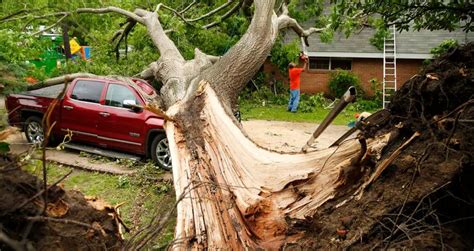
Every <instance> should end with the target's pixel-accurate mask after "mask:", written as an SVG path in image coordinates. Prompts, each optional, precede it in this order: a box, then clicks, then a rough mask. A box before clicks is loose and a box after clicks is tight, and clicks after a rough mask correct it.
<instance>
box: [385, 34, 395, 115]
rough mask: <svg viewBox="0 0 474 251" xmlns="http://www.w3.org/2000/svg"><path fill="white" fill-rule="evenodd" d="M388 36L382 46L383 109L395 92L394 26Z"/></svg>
mask: <svg viewBox="0 0 474 251" xmlns="http://www.w3.org/2000/svg"><path fill="white" fill-rule="evenodd" d="M389 31H390V34H389V35H388V36H387V37H385V38H384V46H383V87H382V88H383V91H382V100H383V108H384V109H385V108H387V105H388V104H389V103H390V97H391V96H392V95H393V93H395V91H396V90H397V43H396V41H397V40H396V36H395V34H396V28H395V25H392V26H390V28H389Z"/></svg>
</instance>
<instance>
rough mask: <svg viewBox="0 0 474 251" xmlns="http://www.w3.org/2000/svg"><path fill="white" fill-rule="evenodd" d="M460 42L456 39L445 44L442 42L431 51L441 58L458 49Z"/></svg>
mask: <svg viewBox="0 0 474 251" xmlns="http://www.w3.org/2000/svg"><path fill="white" fill-rule="evenodd" d="M458 46H459V44H458V41H457V40H455V39H452V38H451V39H446V40H444V41H443V42H441V43H440V44H439V45H438V46H436V47H434V48H432V49H431V50H430V53H431V54H433V56H435V57H439V56H440V55H441V54H444V53H446V52H447V51H449V50H450V49H452V48H455V47H458Z"/></svg>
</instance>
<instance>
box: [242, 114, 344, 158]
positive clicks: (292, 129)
mask: <svg viewBox="0 0 474 251" xmlns="http://www.w3.org/2000/svg"><path fill="white" fill-rule="evenodd" d="M242 125H243V127H244V130H245V132H246V133H247V134H248V135H249V137H250V138H251V139H252V140H254V141H255V142H256V143H257V144H259V145H261V146H263V147H265V148H269V149H273V150H277V151H283V152H299V151H301V148H302V147H303V146H304V145H305V144H306V142H307V141H308V139H309V138H310V137H311V135H312V134H313V132H314V131H315V130H316V128H317V127H318V124H316V123H298V122H286V121H268V120H249V121H242ZM347 130H349V128H348V127H347V126H339V125H331V126H329V127H328V128H327V129H326V130H325V131H324V132H323V133H322V134H321V136H320V137H319V138H318V139H317V141H316V143H315V144H314V146H315V147H316V149H323V148H327V147H328V146H329V145H331V144H332V143H334V141H336V139H338V138H339V137H340V136H342V134H344V133H345V132H346V131H347Z"/></svg>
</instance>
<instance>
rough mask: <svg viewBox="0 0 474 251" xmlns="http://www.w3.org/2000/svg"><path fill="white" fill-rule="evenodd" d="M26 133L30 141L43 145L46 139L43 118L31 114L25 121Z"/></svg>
mask: <svg viewBox="0 0 474 251" xmlns="http://www.w3.org/2000/svg"><path fill="white" fill-rule="evenodd" d="M25 135H26V139H27V140H28V142H30V143H33V144H37V145H41V144H43V141H44V132H43V123H42V121H41V118H39V117H36V116H31V117H29V118H28V119H26V121H25Z"/></svg>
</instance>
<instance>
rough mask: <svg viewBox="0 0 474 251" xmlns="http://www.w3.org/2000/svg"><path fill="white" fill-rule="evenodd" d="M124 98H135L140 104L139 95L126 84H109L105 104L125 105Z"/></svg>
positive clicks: (136, 102)
mask: <svg viewBox="0 0 474 251" xmlns="http://www.w3.org/2000/svg"><path fill="white" fill-rule="evenodd" d="M124 100H133V101H135V104H138V101H137V97H136V96H135V94H133V92H132V91H131V90H130V89H128V88H127V87H126V86H123V85H120V84H109V88H108V89H107V95H106V96H105V105H108V106H114V107H123V101H124Z"/></svg>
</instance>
